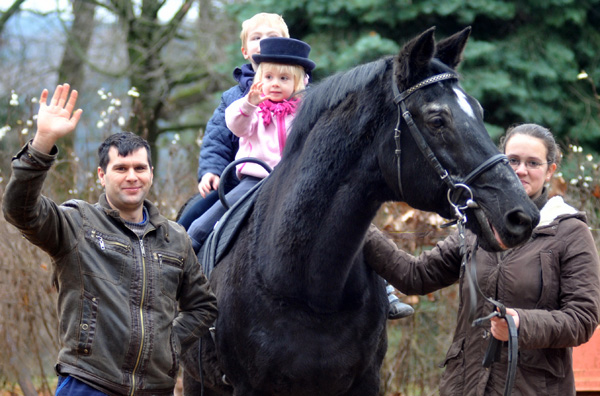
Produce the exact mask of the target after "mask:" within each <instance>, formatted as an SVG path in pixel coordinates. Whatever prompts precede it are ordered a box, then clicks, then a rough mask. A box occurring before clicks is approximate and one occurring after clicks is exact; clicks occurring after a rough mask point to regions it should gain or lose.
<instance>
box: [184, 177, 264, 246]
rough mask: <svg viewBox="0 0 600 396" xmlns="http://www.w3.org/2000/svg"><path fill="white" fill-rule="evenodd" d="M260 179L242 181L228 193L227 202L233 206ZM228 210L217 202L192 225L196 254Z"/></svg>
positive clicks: (249, 178) (248, 178)
mask: <svg viewBox="0 0 600 396" xmlns="http://www.w3.org/2000/svg"><path fill="white" fill-rule="evenodd" d="M261 180H262V179H259V178H257V177H252V176H246V177H244V178H243V179H242V180H241V181H240V184H238V185H237V186H235V187H234V188H233V190H231V191H230V192H228V193H227V194H226V195H225V198H227V202H228V203H229V205H230V206H232V205H233V204H234V203H235V202H237V200H238V199H240V198H241V197H243V196H244V194H246V193H247V192H248V191H250V189H251V188H252V187H254V186H255V185H256V184H258V182H259V181H261ZM226 211H227V210H226V209H225V207H224V206H223V205H222V204H221V201H220V200H217V202H215V204H214V205H213V206H211V208H210V209H208V210H207V211H206V212H204V214H203V215H202V216H200V217H199V218H198V219H196V220H194V222H193V223H192V224H191V225H190V228H189V229H188V235H189V236H190V238H191V239H192V245H193V246H194V251H195V252H196V254H198V252H199V251H200V248H201V247H202V245H203V244H204V241H205V240H206V238H208V235H209V234H210V233H211V232H212V230H213V228H214V227H215V224H217V222H218V221H219V219H220V218H221V217H222V216H223V215H224V214H225V212H226Z"/></svg>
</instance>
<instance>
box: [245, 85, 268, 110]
mask: <svg viewBox="0 0 600 396" xmlns="http://www.w3.org/2000/svg"><path fill="white" fill-rule="evenodd" d="M262 87H263V83H262V82H257V83H254V84H252V86H251V87H250V91H249V92H248V103H250V104H252V105H254V106H258V105H259V104H261V103H262V102H264V101H265V100H267V99H270V98H269V97H268V96H263V92H262Z"/></svg>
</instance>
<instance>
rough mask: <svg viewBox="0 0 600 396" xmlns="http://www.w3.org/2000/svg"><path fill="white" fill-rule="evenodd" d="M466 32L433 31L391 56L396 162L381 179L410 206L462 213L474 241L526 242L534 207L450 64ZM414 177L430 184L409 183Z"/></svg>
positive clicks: (495, 246)
mask: <svg viewBox="0 0 600 396" xmlns="http://www.w3.org/2000/svg"><path fill="white" fill-rule="evenodd" d="M469 34H470V28H467V29H465V30H463V31H461V32H459V33H457V34H455V35H453V36H451V37H449V38H447V39H445V40H442V41H440V42H438V43H437V45H436V42H435V40H434V29H433V28H431V29H429V30H427V31H426V32H424V33H423V34H421V35H420V36H418V37H416V38H415V39H413V40H411V41H410V42H408V43H407V44H406V45H405V46H404V47H403V49H402V50H401V51H400V54H399V55H398V56H396V57H395V58H394V59H393V64H394V66H393V69H394V72H393V75H394V77H393V85H395V87H394V88H397V90H396V89H394V102H395V103H396V105H397V107H398V112H399V116H398V117H399V118H398V125H399V127H398V126H397V131H396V136H395V140H396V142H394V143H393V144H394V145H397V150H396V158H395V159H394V161H399V166H398V174H397V176H398V177H397V180H394V181H393V180H390V179H389V178H390V176H391V174H388V176H387V177H386V178H388V181H389V182H391V183H393V184H395V185H396V187H397V188H398V193H399V195H400V196H401V197H402V200H404V201H406V202H407V203H408V204H410V205H411V206H413V207H415V208H418V209H423V210H428V211H435V212H437V213H439V214H440V215H442V216H443V217H446V218H453V217H455V216H456V214H457V213H459V214H464V215H466V226H467V228H469V229H471V230H472V231H473V232H475V233H476V234H477V235H478V236H479V241H480V245H481V246H482V247H484V248H485V249H488V250H500V249H503V248H506V247H513V246H516V245H518V244H520V243H522V242H524V241H526V240H527V239H528V238H529V237H530V235H531V232H532V230H533V228H534V227H535V225H536V224H537V223H538V221H539V212H538V210H537V208H536V207H535V205H534V204H533V202H532V201H531V200H530V199H529V197H528V196H527V195H526V193H525V191H524V189H523V187H522V185H521V183H520V182H519V180H518V178H517V177H516V175H515V173H514V171H513V170H512V168H511V167H510V166H509V165H508V162H507V161H506V157H504V156H503V155H501V154H500V153H499V151H498V148H497V147H496V146H495V145H494V143H493V142H492V140H491V138H490V136H489V135H488V133H487V131H486V129H485V126H484V123H483V109H482V108H481V105H480V104H479V102H477V100H475V99H474V98H472V97H471V96H469V95H468V94H467V93H465V91H464V90H463V89H462V88H461V87H460V85H459V82H458V75H457V74H456V72H455V71H454V69H455V67H456V66H457V65H458V64H459V62H460V61H461V57H462V53H463V50H464V48H465V45H466V43H467V40H468V37H469ZM387 139H391V138H390V137H388V138H387ZM388 144H389V140H388ZM417 147H418V148H417ZM388 150H389V145H388ZM388 153H389V151H388ZM387 155H388V156H389V154H387ZM389 159H390V158H389V157H388V160H389ZM415 178H418V179H419V180H435V181H436V182H435V183H419V182H418V181H417V183H416V184H417V185H420V184H421V185H420V188H417V189H415V188H409V187H408V186H409V183H408V181H409V180H412V183H411V184H412V185H415ZM403 181H406V183H403ZM403 184H404V186H405V187H404V188H403ZM463 219H464V218H463Z"/></svg>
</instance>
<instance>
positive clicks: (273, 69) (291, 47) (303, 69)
mask: <svg viewBox="0 0 600 396" xmlns="http://www.w3.org/2000/svg"><path fill="white" fill-rule="evenodd" d="M309 53H310V45H308V44H306V43H305V42H303V41H300V40H296V39H292V38H285V37H269V38H265V39H264V40H262V41H261V42H260V54H254V55H252V59H253V60H254V62H255V63H256V64H258V69H257V70H256V75H255V76H254V81H263V78H264V77H265V75H267V77H269V78H271V76H269V75H268V74H269V73H275V74H277V75H284V74H287V75H288V76H289V77H293V79H294V84H293V91H292V92H291V93H290V94H291V95H293V94H294V93H297V92H299V91H302V90H303V89H304V88H305V87H306V84H308V73H310V72H311V71H312V70H313V69H314V68H315V66H316V65H315V62H313V61H312V60H310V59H309V58H308V55H309Z"/></svg>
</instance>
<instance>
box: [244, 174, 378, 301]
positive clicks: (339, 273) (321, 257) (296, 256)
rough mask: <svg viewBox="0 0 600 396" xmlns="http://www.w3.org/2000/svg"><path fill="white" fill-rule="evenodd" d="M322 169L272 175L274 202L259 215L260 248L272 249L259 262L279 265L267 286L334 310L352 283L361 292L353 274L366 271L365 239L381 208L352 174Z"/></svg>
mask: <svg viewBox="0 0 600 396" xmlns="http://www.w3.org/2000/svg"><path fill="white" fill-rule="evenodd" d="M321 168H322V167H317V170H314V169H311V172H310V173H309V172H307V171H304V172H302V171H298V172H295V174H296V176H295V177H291V174H287V173H288V172H289V171H290V170H289V169H282V171H284V172H281V173H279V172H276V174H274V175H272V176H275V178H274V180H272V181H273V183H270V184H271V186H272V188H271V190H270V191H269V195H270V196H269V198H268V199H267V200H263V203H265V202H266V204H262V205H258V206H257V207H256V208H255V210H258V211H259V212H260V211H263V212H264V213H262V214H259V217H261V218H262V219H263V221H262V222H261V224H260V226H259V228H260V230H261V231H260V237H259V238H260V239H259V243H260V244H261V245H264V246H270V247H273V248H268V249H263V250H262V254H261V256H263V257H262V259H261V260H259V261H260V262H265V263H277V264H276V266H275V265H273V266H269V267H268V268H263V277H265V279H266V280H267V281H268V282H270V283H272V284H275V285H279V286H281V287H282V289H285V290H291V293H292V294H299V295H303V298H306V299H307V300H308V302H309V303H310V302H313V303H314V305H315V306H318V307H329V308H331V309H335V308H334V307H333V306H335V305H336V304H337V302H338V301H339V300H340V299H341V298H342V295H343V293H344V292H347V291H348V290H347V288H348V282H349V280H350V279H352V282H351V283H352V285H353V286H352V287H355V288H358V287H361V282H360V279H359V280H358V281H357V280H356V279H355V278H356V274H355V273H353V272H352V271H356V270H357V269H356V266H362V265H363V264H362V261H363V260H362V252H361V247H362V243H363V239H364V236H365V233H366V230H367V228H368V226H369V223H370V221H371V220H372V218H373V217H374V215H375V213H376V211H377V208H378V206H379V205H378V204H377V203H375V202H369V200H368V199H367V194H366V193H365V191H362V189H363V188H364V185H361V182H360V180H359V179H358V178H354V177H349V176H352V175H349V174H348V172H353V171H352V170H346V171H345V172H344V174H343V175H341V174H339V175H335V174H332V173H331V172H318V170H319V169H321ZM324 169H327V167H325V168H324ZM344 180H345V181H346V182H345V181H344ZM348 180H353V182H352V184H349V183H348V182H347V181H348ZM267 213H268V215H267ZM263 215H264V216H263ZM264 246H263V247H264ZM263 259H266V260H263ZM359 271H364V268H361V269H359ZM275 287H278V286H275ZM350 292H352V291H350Z"/></svg>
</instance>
